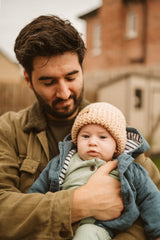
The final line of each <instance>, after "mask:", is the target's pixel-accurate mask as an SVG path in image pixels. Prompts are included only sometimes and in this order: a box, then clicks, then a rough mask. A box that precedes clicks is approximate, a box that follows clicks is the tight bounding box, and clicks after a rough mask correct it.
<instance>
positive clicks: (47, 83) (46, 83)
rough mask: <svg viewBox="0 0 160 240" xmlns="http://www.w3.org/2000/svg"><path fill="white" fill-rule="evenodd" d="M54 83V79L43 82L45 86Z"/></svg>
mask: <svg viewBox="0 0 160 240" xmlns="http://www.w3.org/2000/svg"><path fill="white" fill-rule="evenodd" d="M54 84H55V81H54V80H52V81H49V82H44V85H45V86H51V85H54Z"/></svg>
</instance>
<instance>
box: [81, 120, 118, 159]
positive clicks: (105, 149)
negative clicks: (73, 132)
mask: <svg viewBox="0 0 160 240" xmlns="http://www.w3.org/2000/svg"><path fill="white" fill-rule="evenodd" d="M77 148H78V153H79V155H80V157H81V158H82V159H83V160H90V159H92V158H100V159H103V160H104V161H106V162H107V161H110V160H111V159H112V158H113V155H114V153H115V151H116V142H115V140H114V138H113V137H112V136H111V135H110V133H109V132H108V131H107V130H106V129H105V128H104V127H102V126H100V125H97V124H88V125H86V126H84V127H82V128H81V130H80V132H79V134H78V137H77Z"/></svg>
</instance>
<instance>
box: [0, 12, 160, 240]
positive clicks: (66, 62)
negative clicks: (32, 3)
mask: <svg viewBox="0 0 160 240" xmlns="http://www.w3.org/2000/svg"><path fill="white" fill-rule="evenodd" d="M14 49H15V53H16V57H17V59H18V61H19V63H20V64H21V65H22V66H23V68H24V76H25V80H26V82H27V84H28V86H29V87H30V88H31V89H32V90H33V91H34V93H35V95H36V97H37V100H38V101H37V102H36V103H35V104H34V105H33V106H31V107H29V108H27V109H24V110H22V111H20V112H19V113H14V112H10V113H6V114H4V115H3V116H2V117H1V118H0V189H1V190H0V193H1V195H0V212H1V214H0V223H1V224H0V238H1V239H3V240H5V239H7V240H9V239H16V240H18V239H27V240H28V239H55V240H59V239H71V238H72V237H73V235H74V231H75V229H76V228H77V227H78V223H79V221H80V220H81V219H83V218H86V217H90V216H93V217H95V218H96V219H100V220H110V219H113V218H116V217H118V216H119V215H120V214H121V211H122V210H123V204H122V199H121V194H120V183H119V182H118V181H116V180H115V179H113V178H111V177H110V176H109V172H110V171H111V170H112V169H114V168H115V167H116V165H117V162H116V161H113V162H109V163H107V164H106V165H104V166H103V167H101V168H100V169H99V170H98V171H97V172H96V173H95V174H94V175H93V176H92V177H91V178H90V179H89V181H88V182H87V184H86V185H85V186H82V187H80V188H77V189H76V190H65V191H59V192H56V193H51V192H48V193H47V194H45V195H43V194H41V193H38V194H35V193H34V194H26V193H27V191H28V189H29V188H30V186H31V185H32V184H33V182H34V181H35V179H36V178H37V177H38V176H39V174H40V172H41V171H42V170H43V168H44V167H45V166H46V164H47V163H48V161H49V160H50V159H52V158H53V157H54V156H55V155H57V153H58V142H59V141H60V140H62V139H63V138H64V137H65V136H66V134H68V133H69V132H70V129H71V126H72V124H73V122H74V118H75V116H76V115H77V113H78V112H79V111H80V110H81V109H82V108H83V107H84V106H85V105H86V104H87V102H86V101H85V100H84V99H83V74H82V63H83V58H84V55H85V50H86V49H85V46H84V42H83V40H82V39H81V36H80V35H79V33H78V32H77V31H76V29H75V28H74V27H73V26H72V25H71V24H70V22H69V21H63V20H61V19H59V18H58V17H56V16H40V17H38V18H37V19H35V20H33V21H32V22H31V23H29V24H28V25H27V26H26V27H24V28H23V29H22V31H21V32H20V33H19V35H18V37H17V39H16V42H15V48H14ZM137 161H138V162H139V163H141V164H142V165H143V166H144V167H145V168H146V169H147V170H148V171H149V173H150V176H151V178H152V179H153V181H154V182H155V183H156V184H157V186H159V187H160V176H159V172H158V170H157V168H156V167H155V166H154V164H153V163H152V161H151V160H150V159H147V158H145V157H144V155H142V156H141V157H140V159H137ZM141 224H142V223H136V224H135V225H134V226H133V227H131V228H130V229H129V230H127V231H126V232H125V233H122V235H117V236H116V238H115V239H117V240H118V239H123V240H124V239H127V240H128V239H130V240H132V239H134V240H135V239H141V240H143V239H146V238H145V236H144V233H143V225H141Z"/></svg>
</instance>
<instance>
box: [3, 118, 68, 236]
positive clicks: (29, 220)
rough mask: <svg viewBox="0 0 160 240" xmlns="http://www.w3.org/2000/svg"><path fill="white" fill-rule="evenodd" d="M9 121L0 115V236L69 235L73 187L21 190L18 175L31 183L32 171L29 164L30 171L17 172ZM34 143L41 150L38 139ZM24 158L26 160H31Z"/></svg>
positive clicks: (14, 135)
mask: <svg viewBox="0 0 160 240" xmlns="http://www.w3.org/2000/svg"><path fill="white" fill-rule="evenodd" d="M12 122H13V121H11V120H8V119H7V118H6V119H4V118H3V120H2V119H0V239H3V240H10V239H16V240H20V239H24V240H28V239H48V240H50V239H57V240H59V239H64V236H66V237H67V238H72V236H73V231H72V225H71V220H70V211H71V199H72V193H73V190H66V191H59V192H56V193H51V192H48V193H46V194H41V193H32V194H27V193H24V192H21V190H20V189H21V188H20V186H21V184H22V183H21V181H22V178H21V175H23V174H24V175H25V176H27V178H26V180H25V181H23V182H25V184H29V185H30V186H31V184H32V183H31V184H30V179H32V177H33V175H34V174H33V172H32V170H33V169H30V165H29V166H28V168H29V170H30V172H28V173H27V172H24V169H23V172H20V163H19V160H20V157H21V156H20V157H19V153H18V151H17V133H16V130H17V129H16V130H15V127H14V124H13V123H12ZM23 143H24V142H23V141H22V140H21V144H23ZM33 143H34V144H35V142H33ZM37 144H38V148H39V149H38V151H39V152H40V153H41V152H42V147H41V145H40V144H39V141H37ZM34 150H35V152H36V149H34ZM28 160H29V163H30V162H32V161H33V159H27V161H28ZM33 162H34V161H33ZM26 170H28V169H27V168H26Z"/></svg>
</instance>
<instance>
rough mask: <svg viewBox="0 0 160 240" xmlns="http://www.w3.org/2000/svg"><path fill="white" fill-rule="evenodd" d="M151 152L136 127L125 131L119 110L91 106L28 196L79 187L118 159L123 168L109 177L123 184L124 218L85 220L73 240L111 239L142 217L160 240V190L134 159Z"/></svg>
mask: <svg viewBox="0 0 160 240" xmlns="http://www.w3.org/2000/svg"><path fill="white" fill-rule="evenodd" d="M148 148H149V146H148V144H147V142H146V141H145V139H144V138H143V137H142V135H141V134H140V133H139V132H138V131H137V130H136V129H134V128H126V120H125V117H124V115H123V114H122V112H121V111H120V110H119V109H117V108H116V107H114V106H113V105H111V104H109V103H105V102H99V103H92V104H90V105H88V106H87V107H85V108H84V109H83V110H82V111H81V112H80V113H79V114H78V116H77V118H76V120H75V122H74V124H73V127H72V131H71V136H70V135H69V136H67V137H66V138H65V139H64V141H63V142H60V143H59V149H60V155H58V156H57V157H55V158H54V159H53V160H51V161H50V162H49V163H48V165H47V167H46V168H45V169H44V170H43V172H42V173H41V175H40V176H39V178H38V179H37V180H36V181H35V183H34V184H33V185H32V187H31V188H30V190H29V193H32V192H40V193H44V194H45V193H46V192H48V191H51V192H55V191H59V190H61V189H63V190H65V189H69V188H77V187H79V186H82V185H84V184H85V183H86V182H87V181H88V179H89V178H90V176H91V175H92V174H93V173H94V172H95V171H96V170H97V169H98V168H99V167H100V166H102V165H103V164H105V163H106V162H108V161H112V159H114V158H117V159H118V168H117V169H115V170H113V171H112V172H111V173H110V175H111V176H113V177H114V178H116V179H117V180H120V181H121V192H122V198H123V204H124V210H123V212H122V214H121V216H120V217H119V218H117V219H113V220H112V221H98V220H96V219H94V218H91V217H90V218H87V219H83V220H82V221H81V223H80V226H79V228H78V229H77V231H76V233H75V236H74V238H73V239H74V240H84V239H85V240H89V239H92V240H94V239H96V240H100V239H103V240H110V239H112V238H113V237H114V236H115V235H116V234H118V233H120V232H121V231H122V232H123V231H124V230H125V229H127V228H128V227H130V226H131V225H132V224H133V223H134V222H135V221H136V220H137V218H138V217H139V216H141V218H142V219H143V221H144V223H145V224H144V230H145V233H146V235H147V237H148V239H151V240H152V239H154V240H155V239H156V240H160V221H159V219H160V192H159V190H158V189H157V187H156V186H155V185H154V183H153V182H152V181H151V179H150V178H149V176H148V173H147V172H146V170H145V169H144V168H143V167H142V166H140V165H139V164H137V163H136V162H135V161H134V159H135V158H136V157H137V156H138V155H140V154H141V153H144V152H145V151H147V150H148ZM57 171H58V173H59V174H58V175H57ZM56 176H57V177H56ZM153 206H154V207H153Z"/></svg>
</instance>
